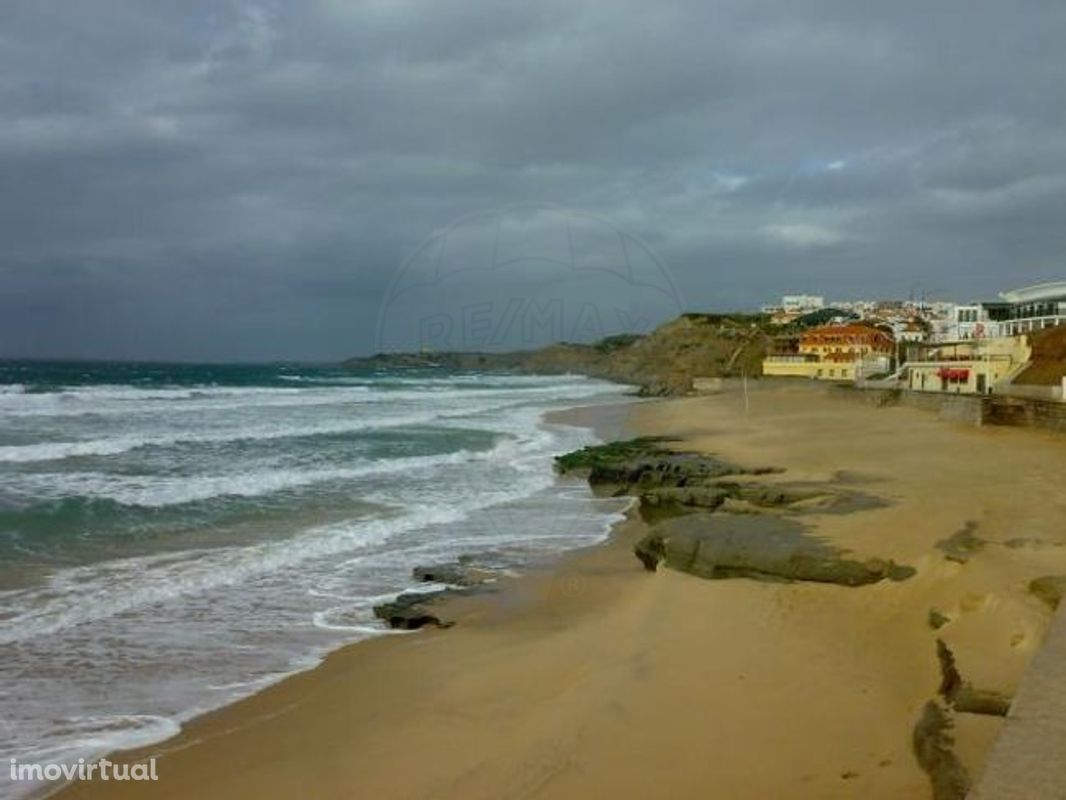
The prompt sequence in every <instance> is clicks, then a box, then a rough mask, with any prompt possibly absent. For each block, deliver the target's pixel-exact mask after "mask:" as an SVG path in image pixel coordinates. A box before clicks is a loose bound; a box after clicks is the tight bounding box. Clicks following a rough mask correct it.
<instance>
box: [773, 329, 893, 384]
mask: <svg viewBox="0 0 1066 800" xmlns="http://www.w3.org/2000/svg"><path fill="white" fill-rule="evenodd" d="M894 349H895V342H894V341H893V339H892V337H891V336H889V335H888V334H887V333H885V332H884V331H881V330H879V329H877V328H871V327H869V326H867V325H827V326H825V327H821V328H814V329H812V330H810V331H807V332H806V333H804V334H803V335H802V336H801V337H800V338H799V340H798V342H797V343H796V344H795V347H794V349H790V350H789V351H787V352H778V353H772V354H771V355H769V356H767V357H766V359H765V360H764V361H763V365H762V371H763V375H768V376H774V377H787V378H811V379H813V380H828V381H854V380H857V379H858V378H862V377H869V376H870V375H874V374H877V373H883V372H887V371H888V370H889V368H890V365H891V356H892V353H893V350H894Z"/></svg>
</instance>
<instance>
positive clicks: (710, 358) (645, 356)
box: [343, 314, 769, 395]
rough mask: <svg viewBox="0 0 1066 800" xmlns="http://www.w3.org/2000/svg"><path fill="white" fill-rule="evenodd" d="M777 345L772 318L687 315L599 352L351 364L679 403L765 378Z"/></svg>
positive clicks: (551, 349)
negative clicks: (693, 394) (552, 383)
mask: <svg viewBox="0 0 1066 800" xmlns="http://www.w3.org/2000/svg"><path fill="white" fill-rule="evenodd" d="M768 341H769V338H768V333H767V329H766V324H765V321H764V318H762V317H758V316H746V315H713V314H684V315H682V316H680V317H678V318H677V319H675V320H672V321H670V322H668V323H666V324H664V325H661V326H660V327H658V328H656V329H655V330H654V331H652V332H651V333H650V334H648V335H646V336H635V335H621V336H612V337H608V338H606V339H603V340H601V341H600V342H597V343H595V344H574V343H569V342H563V343H559V344H553V345H549V346H547V347H543V348H540V349H537V350H524V351H514V352H431V353H378V354H376V355H373V356H367V357H360V358H352V359H349V360H347V361H345V362H344V364H343V366H344V367H346V368H348V369H368V368H369V369H419V368H422V369H425V368H441V369H479V370H510V371H516V372H524V373H528V374H534V375H554V374H563V373H578V374H582V375H588V376H589V377H593V378H603V379H607V380H613V381H617V382H619V383H628V384H633V385H636V386H640V387H641V390H642V392H643V393H645V394H655V395H678V394H685V393H686V392H688V391H690V390H691V389H692V381H693V378H696V377H708V378H715V377H732V376H740V375H751V376H757V375H761V374H762V360H763V358H764V356H765V354H766V350H767V343H768Z"/></svg>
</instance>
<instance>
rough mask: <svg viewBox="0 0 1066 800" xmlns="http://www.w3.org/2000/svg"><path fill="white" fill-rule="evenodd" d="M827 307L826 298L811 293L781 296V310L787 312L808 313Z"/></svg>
mask: <svg viewBox="0 0 1066 800" xmlns="http://www.w3.org/2000/svg"><path fill="white" fill-rule="evenodd" d="M823 308H825V298H824V297H818V296H816V295H810V294H786V295H785V296H784V297H782V298H781V310H782V311H784V312H785V313H786V314H808V313H810V312H812V311H821V310H822V309H823Z"/></svg>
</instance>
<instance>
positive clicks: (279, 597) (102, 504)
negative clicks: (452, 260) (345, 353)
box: [0, 362, 622, 796]
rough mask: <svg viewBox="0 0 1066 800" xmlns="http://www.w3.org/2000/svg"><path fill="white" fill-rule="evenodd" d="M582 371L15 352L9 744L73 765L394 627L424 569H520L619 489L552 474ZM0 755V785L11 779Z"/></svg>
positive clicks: (2, 729) (1, 565)
mask: <svg viewBox="0 0 1066 800" xmlns="http://www.w3.org/2000/svg"><path fill="white" fill-rule="evenodd" d="M620 395H621V391H620V389H619V387H617V386H613V385H610V384H606V383H602V382H597V381H592V380H588V379H585V378H582V377H575V376H561V377H531V376H519V375H506V374H497V375H492V374H471V373H447V372H440V371H435V370H426V371H405V372H401V373H391V374H390V373H388V372H379V373H358V372H350V371H345V370H341V369H338V368H335V367H306V366H284V365H281V366H195V365H152V364H112V365H109V364H85V363H70V364H60V363H31V362H6V363H5V362H0V755H3V757H4V759H5V760H6V759H8V758H18V759H19V760H20V761H23V762H26V761H45V762H56V761H60V762H62V761H67V762H71V761H76V760H77V759H78V758H81V757H84V758H91V757H94V756H100V755H103V754H105V753H107V752H109V751H111V750H113V749H115V748H118V747H129V746H136V745H140V744H146V743H149V742H151V741H155V740H158V739H161V738H163V737H166V736H168V735H170V734H173V733H175V732H176V731H177V730H178V729H179V726H180V723H181V722H182V721H183V720H186V719H188V718H189V717H191V716H194V715H196V714H198V713H202V712H203V711H206V710H209V709H211V708H216V707H218V706H221V705H223V704H226V703H228V702H232V701H233V700H235V699H237V698H239V697H241V696H245V695H248V694H250V693H252V692H254V691H256V690H258V689H259V688H262V687H264V686H266V685H268V684H270V683H272V682H275V681H277V680H279V679H280V678H282V677H284V676H285V675H287V674H291V673H293V672H295V671H298V670H301V669H306V668H308V667H311V666H313V665H314V664H316V663H317V662H318V661H319V660H320V659H321V658H322V656H323V655H324V654H325V653H327V652H329V651H330V650H332V649H336V648H337V647H339V646H341V645H343V644H346V643H349V642H354V641H358V640H360V639H363V638H366V637H368V636H373V635H380V634H383V633H384V630H383V629H382V628H381V626H380V625H379V624H378V623H377V622H376V621H375V620H374V618H373V613H372V606H373V605H374V604H375V603H376V602H380V601H382V600H383V599H386V598H389V597H391V596H393V595H395V594H396V593H397V592H399V591H402V590H404V589H405V588H409V587H410V586H411V583H412V581H411V569H412V567H413V566H415V565H420V564H433V563H438V562H442V561H447V560H451V559H455V558H456V557H458V556H460V555H466V554H470V555H475V556H478V557H479V558H481V559H482V560H483V561H484V562H485V563H487V564H488V565H490V566H497V567H505V568H510V569H516V568H517V569H521V568H522V567H523V565H529V564H531V563H534V562H536V561H537V560H539V559H542V558H545V557H547V556H550V555H551V554H555V553H558V552H560V551H563V550H565V549H568V548H574V547H579V546H583V545H587V544H590V543H592V542H595V541H597V540H598V539H601V538H602V537H603V536H604V535H605V534H606V532H607V530H608V528H609V527H610V525H611V524H612V523H613V522H614V521H615V520H616V519H618V518H619V515H620V512H621V511H622V508H621V501H617V500H599V499H596V498H594V497H592V496H591V494H590V493H589V491H588V490H587V488H586V487H585V486H584V485H581V484H579V483H563V484H560V483H558V482H557V481H556V480H555V479H554V477H553V472H552V457H553V456H554V455H557V454H559V453H562V452H565V451H568V450H571V449H574V448H576V447H580V446H583V445H585V444H589V443H591V442H592V441H593V434H592V433H591V432H590V431H588V430H587V429H583V428H576V427H570V426H565V425H556V424H549V423H547V422H546V421H545V420H544V418H543V415H544V413H545V411H547V410H550V409H555V408H562V407H566V406H573V405H579V404H581V405H583V404H591V403H601V402H616V401H618V399H619V397H620ZM2 773H3V770H0V795H12V796H13V795H16V794H17V793H18V791H19V790H20V788H21V789H25V788H26V787H24V786H23V787H20V786H16V785H12V784H10V783H7V782H6V781H7V776H6V774H2Z"/></svg>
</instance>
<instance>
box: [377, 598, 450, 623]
mask: <svg viewBox="0 0 1066 800" xmlns="http://www.w3.org/2000/svg"><path fill="white" fill-rule="evenodd" d="M443 594H445V592H443V591H441V592H404V593H403V594H401V595H399V596H398V597H396V598H395V599H394V600H390V601H389V602H387V603H381V604H380V605H376V606H374V616H375V617H377V618H378V619H380V620H382V621H383V622H385V624H386V625H388V626H389V627H390V628H392V629H394V630H402V631H414V630H418V629H420V628H426V627H435V628H450V627H451V626H452V625H453V624H454V623H451V622H446V621H444V620H442V619H441V618H440V617H439V616H437V615H436V614H434V613H433V612H432V611H431V610H430V609H429V608H428V606H429V605H430V604H432V603H433V602H434V601H435V600H437V599H439V598H440V597H441V595H443Z"/></svg>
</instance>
